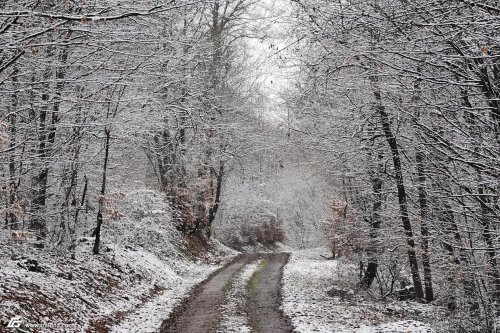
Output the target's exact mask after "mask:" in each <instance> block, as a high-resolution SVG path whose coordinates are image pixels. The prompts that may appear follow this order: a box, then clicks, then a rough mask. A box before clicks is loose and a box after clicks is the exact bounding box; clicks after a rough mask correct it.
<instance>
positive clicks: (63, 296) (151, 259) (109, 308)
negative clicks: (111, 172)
mask: <svg viewBox="0 0 500 333" xmlns="http://www.w3.org/2000/svg"><path fill="white" fill-rule="evenodd" d="M120 208H121V213H122V214H124V217H123V218H122V219H121V220H120V221H117V222H110V224H108V225H107V228H106V230H105V233H104V243H103V244H102V253H101V254H100V255H98V256H94V255H92V254H91V252H92V241H93V239H92V238H81V239H79V242H78V246H77V249H76V259H74V260H73V259H69V256H65V255H64V254H62V253H58V252H56V251H55V250H52V251H50V250H40V249H36V248H34V247H33V245H32V244H29V243H25V244H19V243H13V242H6V244H5V245H4V246H3V249H2V251H1V252H0V263H1V267H0V281H2V283H1V286H0V307H1V310H2V311H1V313H2V318H0V319H2V320H10V319H11V318H13V317H16V316H20V317H22V321H23V325H22V326H21V328H23V329H25V330H26V331H27V332H51V333H52V332H54V333H55V332H99V333H101V332H135V333H146V332H155V331H157V330H158V329H159V327H160V325H161V323H162V321H163V320H164V319H165V318H166V317H168V315H169V313H170V312H171V310H172V309H173V307H174V306H175V305H176V304H177V303H178V302H180V300H181V299H183V298H184V297H185V296H186V295H187V294H188V293H189V291H190V290H191V288H192V287H193V286H194V285H195V284H197V283H199V282H201V281H202V280H204V279H205V278H206V277H208V275H209V274H210V273H212V272H214V271H215V270H217V269H218V268H220V267H221V266H222V265H223V264H224V262H225V261H227V260H229V259H230V258H232V257H234V256H235V255H236V252H235V251H233V250H230V249H228V248H226V247H224V246H222V245H221V244H220V243H218V242H213V243H212V244H210V251H209V252H208V253H207V254H205V255H204V256H199V257H195V256H193V255H190V254H189V251H188V249H187V247H186V242H185V240H183V239H182V237H181V235H180V233H179V232H178V231H177V230H176V229H175V228H174V227H173V225H172V223H171V220H170V213H169V210H168V206H167V205H166V204H165V203H164V201H163V199H162V197H161V195H159V194H157V193H155V192H153V191H136V192H133V193H130V194H128V195H126V196H125V198H124V199H123V201H122V203H121V207H120Z"/></svg>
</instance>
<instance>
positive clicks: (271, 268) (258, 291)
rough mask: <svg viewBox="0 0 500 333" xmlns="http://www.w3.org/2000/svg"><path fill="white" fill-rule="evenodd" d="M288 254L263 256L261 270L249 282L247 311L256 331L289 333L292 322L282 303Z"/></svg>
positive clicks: (261, 332) (257, 332)
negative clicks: (282, 284) (284, 269)
mask: <svg viewBox="0 0 500 333" xmlns="http://www.w3.org/2000/svg"><path fill="white" fill-rule="evenodd" d="M288 257H289V254H288V253H276V254H266V255H263V256H262V258H263V259H264V260H263V261H262V264H261V267H260V269H259V270H258V271H257V272H255V274H254V276H253V277H252V279H251V280H250V282H249V285H248V293H249V295H248V296H249V301H248V314H249V317H250V323H251V325H252V329H253V332H255V333H289V332H293V329H292V324H291V321H290V319H289V318H287V317H286V316H285V315H284V314H283V311H281V310H280V305H281V277H282V275H283V266H284V265H285V264H286V263H287V261H288Z"/></svg>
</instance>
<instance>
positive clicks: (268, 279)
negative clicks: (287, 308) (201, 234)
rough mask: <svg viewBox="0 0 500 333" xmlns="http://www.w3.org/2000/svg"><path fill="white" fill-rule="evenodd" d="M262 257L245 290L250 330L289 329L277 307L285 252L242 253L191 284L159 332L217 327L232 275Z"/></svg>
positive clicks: (275, 332) (279, 332)
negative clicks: (197, 284) (189, 294)
mask: <svg viewBox="0 0 500 333" xmlns="http://www.w3.org/2000/svg"><path fill="white" fill-rule="evenodd" d="M257 259H264V260H263V261H262V264H261V265H260V266H259V268H258V270H257V271H256V272H255V273H254V275H253V276H252V278H251V279H250V281H249V282H248V285H247V286H246V290H245V292H246V293H248V302H247V307H248V308H247V309H246V310H245V311H244V312H245V313H247V314H248V316H249V322H250V323H251V326H252V328H251V331H252V332H256V333H257V332H262V333H264V332H272V333H289V332H292V329H291V324H290V321H289V320H288V319H287V318H286V317H285V316H284V315H283V313H282V312H281V311H280V309H279V306H280V304H281V294H280V291H281V276H282V271H283V266H284V265H285V264H286V262H287V260H288V254H286V253H276V254H271V253H269V254H245V255H242V256H240V257H239V258H238V259H237V260H236V261H234V262H233V263H231V264H229V265H228V266H226V267H224V268H223V269H222V270H220V271H219V272H218V273H217V274H215V275H213V276H212V277H211V278H209V279H208V280H206V281H205V282H203V283H202V284H200V285H199V286H198V287H196V288H195V290H194V291H193V293H192V295H191V296H190V297H189V298H188V299H186V300H185V301H184V302H183V303H182V304H181V305H180V306H179V307H177V308H176V309H175V310H174V312H173V313H172V315H171V316H170V318H169V319H167V320H166V321H165V322H163V324H162V327H161V330H160V332H161V333H211V332H215V331H218V330H220V327H219V326H220V324H221V317H222V316H221V305H222V304H224V303H225V302H227V301H228V299H227V293H228V291H229V290H230V289H231V284H232V279H233V277H234V276H235V275H237V273H238V272H239V271H240V270H242V269H243V268H244V267H245V266H246V265H248V264H249V263H251V262H254V261H255V260H257Z"/></svg>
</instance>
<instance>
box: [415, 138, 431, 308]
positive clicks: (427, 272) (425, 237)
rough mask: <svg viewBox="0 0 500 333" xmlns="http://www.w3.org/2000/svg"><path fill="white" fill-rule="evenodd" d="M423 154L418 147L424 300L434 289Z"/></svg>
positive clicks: (427, 298) (416, 158) (428, 298)
mask: <svg viewBox="0 0 500 333" xmlns="http://www.w3.org/2000/svg"><path fill="white" fill-rule="evenodd" d="M424 159H425V154H424V153H423V152H422V151H421V150H420V149H419V148H418V150H417V153H416V156H415V160H416V163H417V181H418V185H417V187H418V204H419V206H420V220H421V221H420V235H421V236H422V266H423V267H424V288H425V300H426V301H427V302H432V301H433V300H434V290H433V288H432V270H431V263H430V258H429V229H428V226H427V221H428V218H429V208H428V204H427V192H426V190H425V183H426V176H425V166H424Z"/></svg>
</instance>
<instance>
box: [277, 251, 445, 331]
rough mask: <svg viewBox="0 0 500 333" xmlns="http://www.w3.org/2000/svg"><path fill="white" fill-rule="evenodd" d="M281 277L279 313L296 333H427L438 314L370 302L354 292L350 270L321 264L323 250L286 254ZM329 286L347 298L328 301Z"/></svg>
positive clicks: (417, 307) (327, 262)
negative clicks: (335, 288) (285, 317)
mask: <svg viewBox="0 0 500 333" xmlns="http://www.w3.org/2000/svg"><path fill="white" fill-rule="evenodd" d="M290 252H291V257H290V260H289V262H288V264H287V265H286V266H285V269H284V272H283V310H284V312H285V314H286V315H287V316H289V317H290V318H291V319H292V323H293V326H294V328H295V330H296V332H303V333H309V332H324V333H331V332H336V333H354V332H356V333H375V332H377V333H379V332H380V333H382V332H383V333H410V332H411V333H424V332H425V333H427V332H432V333H434V332H436V331H435V330H434V329H433V328H432V327H431V326H432V325H431V324H429V323H432V322H435V321H436V320H438V316H439V315H440V313H442V309H441V308H438V307H436V306H433V305H424V304H419V303H416V302H399V301H396V300H387V301H384V302H382V301H374V300H373V299H371V298H370V297H369V296H368V295H367V294H366V293H363V292H361V291H358V290H356V289H355V285H356V282H357V277H356V267H354V266H352V265H350V264H348V263H347V262H344V261H341V260H325V259H324V258H322V257H321V255H325V256H327V255H328V253H329V251H328V250H327V249H325V248H315V249H307V250H296V251H294V250H292V251H290ZM333 286H337V287H338V288H339V289H341V290H345V291H347V292H348V293H349V295H348V296H346V297H345V299H342V298H340V297H331V296H329V295H328V294H327V291H328V290H329V289H331V288H332V287H333Z"/></svg>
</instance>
